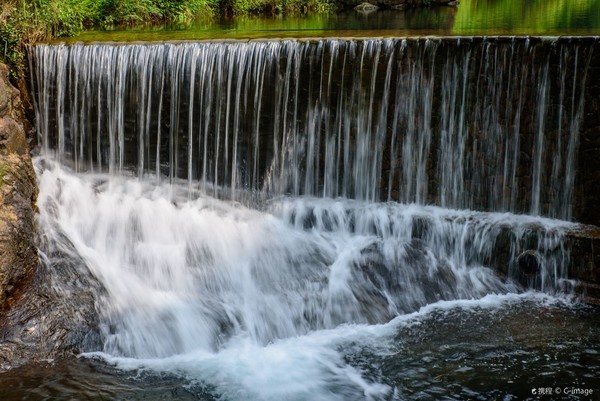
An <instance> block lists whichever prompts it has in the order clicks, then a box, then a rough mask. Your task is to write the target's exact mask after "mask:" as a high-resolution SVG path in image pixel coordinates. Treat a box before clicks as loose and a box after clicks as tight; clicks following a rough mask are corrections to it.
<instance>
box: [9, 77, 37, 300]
mask: <svg viewBox="0 0 600 401" xmlns="http://www.w3.org/2000/svg"><path fill="white" fill-rule="evenodd" d="M24 121H25V118H24V115H23V111H22V105H21V103H20V99H19V91H18V90H17V89H15V88H14V87H13V86H12V85H11V84H10V82H9V80H8V68H7V67H6V66H4V65H0V311H1V310H6V309H8V308H9V307H10V303H11V301H12V300H14V298H15V297H16V296H18V294H19V292H20V291H21V290H22V288H23V286H24V285H26V283H27V282H28V281H29V280H30V279H31V278H32V275H33V273H34V270H35V267H36V266H37V264H38V255H37V248H36V246H35V240H34V238H35V229H34V221H35V218H34V207H35V200H36V196H37V187H36V181H35V173H34V170H33V165H32V163H31V157H30V155H29V146H28V144H27V139H26V135H25V124H26V123H25V122H24Z"/></svg>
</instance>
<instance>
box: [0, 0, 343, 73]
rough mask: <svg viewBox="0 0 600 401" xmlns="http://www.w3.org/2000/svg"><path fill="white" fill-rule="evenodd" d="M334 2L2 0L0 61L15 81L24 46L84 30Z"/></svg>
mask: <svg viewBox="0 0 600 401" xmlns="http://www.w3.org/2000/svg"><path fill="white" fill-rule="evenodd" d="M333 4H334V0H2V3H1V4H0V62H6V63H8V64H9V65H10V67H11V78H12V79H13V80H19V79H21V78H22V77H23V73H24V69H25V65H24V62H25V46H26V45H28V44H31V43H35V42H38V41H41V40H47V39H49V38H53V37H60V36H76V35H77V34H78V33H79V32H81V30H83V29H86V28H92V27H95V28H98V27H101V28H110V27H114V26H135V25H147V24H162V23H166V22H177V23H189V22H191V21H193V20H194V19H196V18H198V17H203V18H205V17H206V16H211V15H217V14H223V13H224V14H236V15H244V14H257V13H305V12H324V11H328V10H332V9H333V7H334V6H333Z"/></svg>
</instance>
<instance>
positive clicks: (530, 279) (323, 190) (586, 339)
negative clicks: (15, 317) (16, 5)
mask: <svg viewBox="0 0 600 401" xmlns="http://www.w3.org/2000/svg"><path fill="white" fill-rule="evenodd" d="M461 43H463V44H461ZM456 45H457V46H456V52H451V51H450V50H449V48H450V46H449V45H448V44H447V43H445V42H443V41H436V40H429V39H428V40H416V41H410V40H408V41H407V40H365V41H336V40H328V41H319V42H296V41H288V42H250V43H233V44H227V43H219V44H210V43H186V44H160V45H131V46H121V45H91V46H79V45H76V46H69V47H65V46H37V47H35V48H33V49H32V51H31V55H32V59H33V63H32V67H34V68H33V74H34V76H35V78H34V82H35V88H36V112H37V117H38V120H37V121H38V124H39V126H38V132H39V133H40V138H39V139H40V145H41V155H40V156H39V157H38V158H37V159H36V161H35V163H36V171H37V174H38V179H39V184H40V194H39V200H38V205H39V209H40V217H39V226H40V232H41V233H42V234H41V238H40V246H41V250H42V252H44V253H45V254H47V255H50V256H49V257H52V256H51V255H61V257H64V255H73V254H76V255H78V258H79V259H78V260H80V263H79V264H80V266H79V267H78V268H79V269H81V271H82V272H86V274H87V272H91V274H92V276H93V277H94V278H95V281H97V283H98V285H97V286H94V287H93V288H90V289H89V290H90V291H91V292H93V297H94V299H95V302H96V305H95V307H96V311H97V314H98V316H99V322H100V335H101V339H102V346H101V347H99V348H96V349H87V350H85V351H87V352H86V353H84V354H83V356H82V358H85V361H88V362H79V364H80V365H81V366H84V365H85V366H88V368H87V369H90V368H89V366H90V365H86V363H91V364H92V366H93V367H92V368H91V370H92V371H95V372H96V373H98V372H100V379H98V384H97V387H96V390H94V388H92V389H91V390H90V389H89V388H85V386H82V385H81V383H82V382H86V380H87V379H81V376H84V377H86V375H87V373H86V372H83V373H80V376H78V375H77V374H75V375H73V376H74V377H75V379H74V380H72V382H71V383H70V384H68V385H66V386H63V387H60V386H59V387H56V386H52V385H47V384H43V385H41V386H40V387H42V388H46V389H47V393H48V394H56V393H59V392H60V391H62V392H63V393H67V394H77V389H80V390H81V389H82V387H83V390H81V391H82V393H84V394H86V397H88V398H92V399H93V398H94V397H100V396H107V397H110V398H121V399H135V398H144V397H145V396H148V397H156V398H161V397H165V396H168V395H166V394H170V396H171V397H173V398H175V397H188V396H189V398H192V399H194V398H195V399H206V400H211V399H219V400H231V401H234V400H277V401H279V400H381V399H387V400H403V399H429V398H445V399H464V398H477V397H479V398H483V399H489V398H491V397H498V396H500V395H502V396H503V397H508V398H505V399H511V398H510V397H512V396H519V397H520V398H523V395H531V389H532V388H538V387H544V388H545V387H547V385H548V384H549V383H553V384H554V383H556V384H558V385H560V386H562V387H564V386H575V385H578V386H596V387H597V386H598V381H597V377H598V375H597V374H596V373H597V372H598V370H599V366H600V363H598V356H597V354H598V352H597V350H596V349H595V347H596V345H597V342H598V338H599V337H600V335H599V332H598V327H600V326H599V325H598V324H596V323H597V321H598V317H597V314H595V313H594V312H593V311H590V310H588V309H585V308H582V307H578V306H576V305H575V304H572V303H571V302H572V301H569V300H566V299H564V298H563V297H562V296H559V297H558V298H555V297H554V296H555V295H556V294H557V293H562V291H564V290H565V289H567V290H568V289H569V288H570V282H569V280H567V279H566V270H567V261H568V259H569V258H568V249H565V247H564V245H563V238H564V235H565V231H566V230H568V229H570V228H573V226H574V224H573V223H569V222H565V221H559V220H553V219H549V218H542V217H530V216H526V215H516V214H513V213H511V212H516V211H528V212H529V211H530V212H532V213H533V214H544V215H548V216H551V217H562V218H567V217H569V216H570V206H569V205H570V200H571V199H570V197H571V194H572V190H573V174H574V173H573V168H574V159H573V158H574V151H575V149H576V147H577V141H578V129H579V124H580V121H581V118H582V113H583V109H582V107H583V105H582V102H583V100H582V99H583V88H584V85H583V82H584V81H585V71H586V66H587V65H586V62H587V60H588V59H589V56H590V52H591V50H590V48H589V47H588V46H587V45H579V44H577V45H573V46H567V45H564V44H561V43H554V42H550V43H546V42H539V43H538V42H536V43H533V44H530V43H529V41H525V42H521V41H519V42H512V41H510V40H508V41H505V42H495V41H486V40H483V41H480V42H477V43H475V42H470V41H467V42H466V44H464V42H461V41H460V39H459V40H458V43H457V44H456ZM533 60H541V61H540V62H539V63H538V62H534V61H533ZM555 61H556V63H554V62H555ZM567 72H568V73H567ZM529 81H533V82H534V83H535V84H534V85H531V86H530V85H527V84H526V83H527V82H529ZM550 81H552V82H557V81H558V82H559V83H561V84H559V85H558V88H555V87H553V86H551V85H550V83H549V82H550ZM532 88H533V89H532ZM557 105H558V106H557ZM526 108H527V109H526ZM525 110H527V112H526V111H525ZM528 130H530V131H531V132H530V131H528ZM483 133H486V135H483ZM531 133H533V135H530V134H531ZM550 161H552V163H550ZM549 178H550V179H549ZM556 185H559V186H560V187H556ZM432 192H433V193H432ZM398 201H402V202H404V203H399V202H398ZM434 201H435V202H436V203H437V204H438V205H439V206H425V205H424V204H425V203H428V202H434ZM441 206H444V207H445V208H442V207H441ZM449 207H451V208H449ZM467 207H470V208H477V207H479V208H480V209H483V210H488V211H491V212H485V213H484V212H475V211H470V210H466V209H465V208H467ZM524 252H529V254H530V255H535V259H536V264H537V269H536V270H535V271H533V272H525V274H524V273H523V272H522V271H519V268H518V263H517V258H518V256H519V255H521V254H523V253H524ZM499 272H501V274H499ZM82 274H83V273H82ZM532 290H537V291H532ZM549 294H555V295H549ZM582 316H583V317H582ZM569 325H570V326H571V327H574V329H571V328H568V327H567V326H569ZM547 343H550V344H547ZM553 344H555V345H556V347H555V348H554V345H553ZM595 344H596V345H595ZM97 361H103V362H102V363H99V362H97ZM96 363H99V365H100V366H102V367H101V368H98V367H97V365H95V364H96ZM104 363H108V364H109V365H110V366H111V367H110V368H107V367H106V366H105V365H103V364H104ZM59 366H62V367H60V368H59V369H64V371H65V372H70V371H71V370H72V368H70V367H69V366H68V364H67V365H66V367H65V365H59ZM113 368H114V369H115V370H114V371H113V370H111V369H113ZM107 371H108V372H109V373H108V375H109V376H110V377H114V378H115V379H114V382H113V381H112V379H111V380H106V381H105V380H104V378H105V377H106V375H107V373H106V372H107ZM123 372H134V373H123ZM565 372H567V374H566V375H565V374H564V373H565ZM130 374H132V375H134V376H135V379H132V378H130V377H129V375H130ZM69 375H71V373H69ZM90 376H92V375H91V374H90ZM132 381H133V382H135V383H138V384H135V385H133V384H131V383H132ZM165 381H166V382H167V383H168V385H167V387H169V388H170V389H171V390H165V389H164V387H163V384H164V383H165ZM123 382H126V383H127V385H123ZM157 383H158V384H157ZM161 383H163V384H161ZM486 383H489V384H486ZM136 386H137V387H136ZM134 387H135V388H134ZM57 388H58V389H57ZM175 389H176V390H175ZM94 391H97V393H95V395H94V394H93V393H94ZM169 391H173V392H172V393H168V392H169ZM599 391H600V390H599Z"/></svg>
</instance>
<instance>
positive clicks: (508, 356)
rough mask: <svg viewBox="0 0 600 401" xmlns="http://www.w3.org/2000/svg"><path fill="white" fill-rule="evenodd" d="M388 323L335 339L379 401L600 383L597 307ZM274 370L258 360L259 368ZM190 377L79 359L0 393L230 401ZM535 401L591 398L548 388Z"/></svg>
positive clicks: (445, 308)
mask: <svg viewBox="0 0 600 401" xmlns="http://www.w3.org/2000/svg"><path fill="white" fill-rule="evenodd" d="M392 325H393V326H395V328H394V329H393V333H395V334H392V335H391V338H386V337H387V336H383V337H381V336H377V337H378V339H376V341H373V342H372V343H370V342H368V341H367V342H365V341H360V340H356V339H355V340H352V339H349V340H348V341H343V344H339V348H340V351H341V353H342V354H343V355H344V360H345V362H346V363H348V364H349V365H351V366H354V367H356V368H358V369H359V370H361V371H362V372H363V374H364V375H365V376H366V377H368V378H370V379H371V380H378V381H381V382H382V383H385V384H386V385H387V386H389V387H390V389H393V390H392V391H390V392H389V393H388V395H387V396H385V397H383V398H382V399H385V400H420V399H422V400H430V399H445V400H465V399H482V400H500V399H503V400H517V399H518V400H534V399H537V398H536V397H534V396H533V395H532V389H538V388H551V389H552V390H553V391H554V389H556V388H560V389H561V391H563V389H565V388H567V389H571V388H577V389H592V390H593V391H594V393H595V392H596V391H598V389H600V353H599V352H598V348H597V344H598V341H600V311H599V310H598V309H597V308H586V307H581V306H577V305H569V304H568V303H563V302H562V301H557V300H553V299H552V298H550V297H545V296H543V295H540V294H529V295H524V296H515V295H508V296H506V297H500V298H497V297H494V296H491V297H486V298H484V299H482V300H477V301H452V302H447V303H444V302H441V303H437V304H433V305H429V306H428V307H426V308H424V309H423V310H421V311H420V312H418V313H415V314H413V315H410V316H407V317H403V318H400V320H398V321H396V322H395V323H392ZM347 330H352V329H351V328H347ZM356 330H360V327H356ZM374 330H375V328H374ZM330 335H332V336H334V335H335V332H332V333H331V334H330ZM277 346H278V344H272V345H270V346H267V347H266V348H265V349H264V350H265V352H267V351H268V349H269V348H273V347H275V348H276V347H277ZM246 352H247V350H246ZM280 357H283V355H281V356H280ZM149 363H150V362H149ZM232 368H233V367H232ZM273 369H276V367H274V366H264V373H265V374H267V372H268V371H270V370H273ZM188 375H189V372H184V371H179V372H177V371H176V370H175V369H173V370H171V369H170V368H169V367H166V368H165V371H163V372H162V373H161V372H160V371H153V370H149V369H147V368H146V369H142V370H137V369H135V370H120V369H118V368H116V367H114V366H112V365H111V364H107V363H106V362H104V361H102V360H101V359H96V358H92V359H89V358H83V357H80V358H72V359H69V360H62V361H55V362H52V363H48V364H38V365H29V366H25V367H21V368H18V369H14V370H11V371H8V372H5V373H2V374H0V389H1V390H0V395H1V396H2V400H4V401H14V400H22V399H27V400H48V399H81V400H83V399H85V400H107V399H111V400H129V401H131V400H167V399H177V400H202V401H213V400H216V399H224V400H229V399H235V398H236V397H235V394H234V393H230V394H228V395H225V394H219V392H215V389H214V388H213V387H212V386H211V385H209V384H207V383H206V382H204V381H203V378H202V377H196V378H194V379H191V378H186V376H188ZM221 377H223V378H225V377H226V375H225V374H223V375H221ZM248 385H251V383H248ZM542 399H548V400H551V399H560V400H584V399H594V398H593V395H592V396H591V397H584V396H581V395H573V394H571V395H569V394H567V395H565V394H561V395H560V396H558V397H557V394H554V396H547V397H545V398H542Z"/></svg>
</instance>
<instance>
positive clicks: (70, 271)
mask: <svg viewBox="0 0 600 401" xmlns="http://www.w3.org/2000/svg"><path fill="white" fill-rule="evenodd" d="M8 72H9V71H8V68H7V66H5V65H3V64H0V371H2V370H6V369H8V368H10V367H14V366H18V365H21V364H23V363H26V362H28V361H31V360H42V359H52V358H56V357H60V356H63V355H65V354H69V353H71V354H72V353H73V352H80V351H82V350H84V349H86V348H91V347H97V345H98V341H99V335H98V325H97V313H96V312H95V299H94V297H93V296H92V295H91V293H90V291H89V289H90V288H91V286H93V285H95V282H94V280H92V279H91V278H90V277H82V276H81V274H77V273H76V269H75V266H74V264H75V263H78V259H77V258H75V257H73V256H71V255H69V256H70V257H68V258H66V257H65V259H64V263H60V265H59V264H58V263H54V264H51V263H48V262H47V261H44V259H43V258H42V257H40V256H38V248H37V246H36V245H38V244H43V243H44V241H43V236H42V237H38V236H37V233H36V229H35V221H36V220H35V211H36V206H35V203H36V197H37V185H36V176H35V171H34V167H33V164H32V159H31V154H30V148H29V144H28V138H31V137H32V134H33V131H32V128H31V125H30V124H29V122H28V120H27V118H26V115H25V112H24V107H23V103H22V101H21V96H20V92H19V90H17V89H16V88H15V87H14V86H13V85H12V84H11V83H10V81H9V79H8ZM45 252H46V253H52V254H53V256H55V255H56V253H59V254H65V252H68V250H56V249H45ZM39 255H42V254H39ZM58 260H60V258H59V259H58ZM49 269H52V270H53V271H54V273H53V274H49V272H48V270H49ZM52 280H59V281H60V282H61V286H60V287H59V286H57V285H55V283H53V281H52ZM65 284H66V285H65ZM58 288H61V290H59V289H58Z"/></svg>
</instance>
